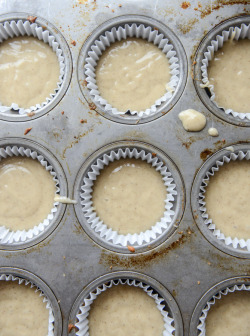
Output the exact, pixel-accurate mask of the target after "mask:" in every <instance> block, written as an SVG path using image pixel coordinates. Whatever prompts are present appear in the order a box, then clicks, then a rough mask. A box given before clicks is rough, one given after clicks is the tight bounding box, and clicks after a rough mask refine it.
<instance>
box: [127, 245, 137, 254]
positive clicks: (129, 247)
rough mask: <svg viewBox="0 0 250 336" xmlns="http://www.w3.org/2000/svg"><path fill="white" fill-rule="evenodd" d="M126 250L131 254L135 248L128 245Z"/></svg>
mask: <svg viewBox="0 0 250 336" xmlns="http://www.w3.org/2000/svg"><path fill="white" fill-rule="evenodd" d="M127 248H128V250H129V251H130V252H132V253H134V252H135V248H134V246H130V245H128V246H127Z"/></svg>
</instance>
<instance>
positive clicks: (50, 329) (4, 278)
mask: <svg viewBox="0 0 250 336" xmlns="http://www.w3.org/2000/svg"><path fill="white" fill-rule="evenodd" d="M0 281H17V282H18V284H19V285H21V284H24V285H25V286H29V287H30V288H34V289H35V292H38V293H39V296H41V297H43V302H46V308H47V309H48V310H49V321H48V334H47V336H54V321H55V318H54V314H53V309H52V307H51V303H50V301H49V299H48V298H47V297H46V295H45V294H44V293H43V292H42V290H41V289H40V288H38V287H37V286H36V285H35V284H33V283H32V282H31V281H29V280H27V279H23V278H19V277H17V276H13V275H11V274H1V275H0ZM37 322H39V321H37Z"/></svg>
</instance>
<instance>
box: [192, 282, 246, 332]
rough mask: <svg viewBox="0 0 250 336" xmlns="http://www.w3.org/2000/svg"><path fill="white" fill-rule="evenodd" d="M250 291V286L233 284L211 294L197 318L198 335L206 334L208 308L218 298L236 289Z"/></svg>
mask: <svg viewBox="0 0 250 336" xmlns="http://www.w3.org/2000/svg"><path fill="white" fill-rule="evenodd" d="M242 290H244V291H250V286H249V285H245V284H241V285H234V286H232V287H226V288H225V289H222V290H220V291H219V292H218V293H217V294H215V295H213V296H212V298H211V299H210V300H209V301H208V302H207V303H206V305H205V307H204V308H203V309H202V312H201V315H200V318H199V325H198V326H197V329H198V336H206V318H207V315H208V312H209V310H210V308H211V307H212V306H213V305H214V304H216V301H217V300H220V299H221V298H222V297H223V295H227V294H228V293H234V292H236V291H242Z"/></svg>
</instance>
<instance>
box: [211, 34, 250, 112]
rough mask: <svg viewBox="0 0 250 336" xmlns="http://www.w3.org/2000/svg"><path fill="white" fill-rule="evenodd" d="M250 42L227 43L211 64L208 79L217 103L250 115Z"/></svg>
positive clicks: (247, 40)
mask: <svg viewBox="0 0 250 336" xmlns="http://www.w3.org/2000/svg"><path fill="white" fill-rule="evenodd" d="M249 59H250V41H249V39H244V40H239V41H235V40H233V41H227V42H225V43H224V45H223V46H222V48H221V49H219V50H218V51H217V52H216V53H215V55H214V59H213V60H212V61H211V62H209V67H208V78H209V82H210V84H212V85H214V92H215V101H216V103H217V104H218V105H219V106H221V107H224V108H225V109H232V110H233V111H236V112H242V113H250V108H249V106H250V96H249V87H250V67H249Z"/></svg>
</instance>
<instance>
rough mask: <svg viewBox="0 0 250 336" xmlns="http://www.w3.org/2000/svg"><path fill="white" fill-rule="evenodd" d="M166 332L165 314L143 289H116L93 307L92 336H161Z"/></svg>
mask: <svg viewBox="0 0 250 336" xmlns="http://www.w3.org/2000/svg"><path fill="white" fill-rule="evenodd" d="M163 331H164V320H163V316H162V315H161V312H160V311H159V310H158V308H157V306H156V303H155V301H154V299H153V298H151V297H150V296H148V295H147V294H146V293H145V292H144V291H143V289H141V288H138V287H132V286H128V285H118V286H112V287H111V288H109V289H107V290H106V291H105V292H102V293H101V294H100V295H98V296H97V298H96V299H95V300H94V301H93V303H92V305H91V308H90V313H89V334H90V336H100V335H105V336H128V335H133V336H161V335H163Z"/></svg>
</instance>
